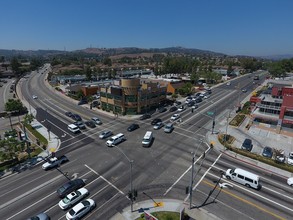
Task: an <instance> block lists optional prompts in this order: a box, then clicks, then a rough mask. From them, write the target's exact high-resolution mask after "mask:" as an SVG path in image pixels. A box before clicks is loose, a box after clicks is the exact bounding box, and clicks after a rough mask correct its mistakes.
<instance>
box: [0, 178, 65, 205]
mask: <svg viewBox="0 0 293 220" xmlns="http://www.w3.org/2000/svg"><path fill="white" fill-rule="evenodd" d="M61 176H62V175H59V176H56V177H55V178H53V179H51V180H49V181H47V182H45V183H42V184H41V185H39V186H37V187H35V188H33V189H31V190H29V191H27V192H26V193H24V194H22V195H19V196H17V197H15V198H14V199H12V200H10V201H8V202H6V203H4V204H3V205H1V206H0V209H3V208H5V207H6V206H8V205H10V204H12V203H14V202H16V201H18V200H20V199H22V198H23V197H25V196H27V195H29V194H31V193H32V192H36V191H37V190H38V189H41V188H43V187H44V186H46V185H48V184H50V183H52V182H54V181H55V180H57V179H59V178H60V177H61Z"/></svg>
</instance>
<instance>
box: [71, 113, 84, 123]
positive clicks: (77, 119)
mask: <svg viewBox="0 0 293 220" xmlns="http://www.w3.org/2000/svg"><path fill="white" fill-rule="evenodd" d="M71 118H72V119H73V120H75V121H82V118H81V117H80V116H79V115H78V114H72V116H71Z"/></svg>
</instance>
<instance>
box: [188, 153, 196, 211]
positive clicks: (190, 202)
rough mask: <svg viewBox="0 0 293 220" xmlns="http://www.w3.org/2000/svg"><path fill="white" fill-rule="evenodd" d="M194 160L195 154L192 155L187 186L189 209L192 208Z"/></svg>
mask: <svg viewBox="0 0 293 220" xmlns="http://www.w3.org/2000/svg"><path fill="white" fill-rule="evenodd" d="M191 153H193V152H191ZM194 158H195V153H194V154H193V155H192V164H191V179H190V186H189V209H191V208H192V186H193V172H194Z"/></svg>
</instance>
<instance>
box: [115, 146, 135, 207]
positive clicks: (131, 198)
mask: <svg viewBox="0 0 293 220" xmlns="http://www.w3.org/2000/svg"><path fill="white" fill-rule="evenodd" d="M113 146H114V147H115V148H116V149H117V150H119V151H120V152H121V153H122V154H123V155H124V156H125V158H126V159H127V161H128V162H129V164H130V202H131V212H133V199H134V191H133V184H132V164H133V162H134V161H133V160H130V159H129V157H127V155H126V154H125V153H124V152H123V151H122V150H121V149H120V148H119V147H117V146H116V145H113Z"/></svg>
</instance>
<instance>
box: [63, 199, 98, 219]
mask: <svg viewBox="0 0 293 220" xmlns="http://www.w3.org/2000/svg"><path fill="white" fill-rule="evenodd" d="M95 207H96V203H95V201H94V200H92V199H86V200H83V201H82V202H80V203H78V204H77V205H75V206H74V207H73V208H72V209H71V210H69V212H67V213H66V219H68V220H70V219H80V218H81V217H83V216H84V215H86V214H87V213H89V212H90V211H91V210H93V209H94V208H95Z"/></svg>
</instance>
